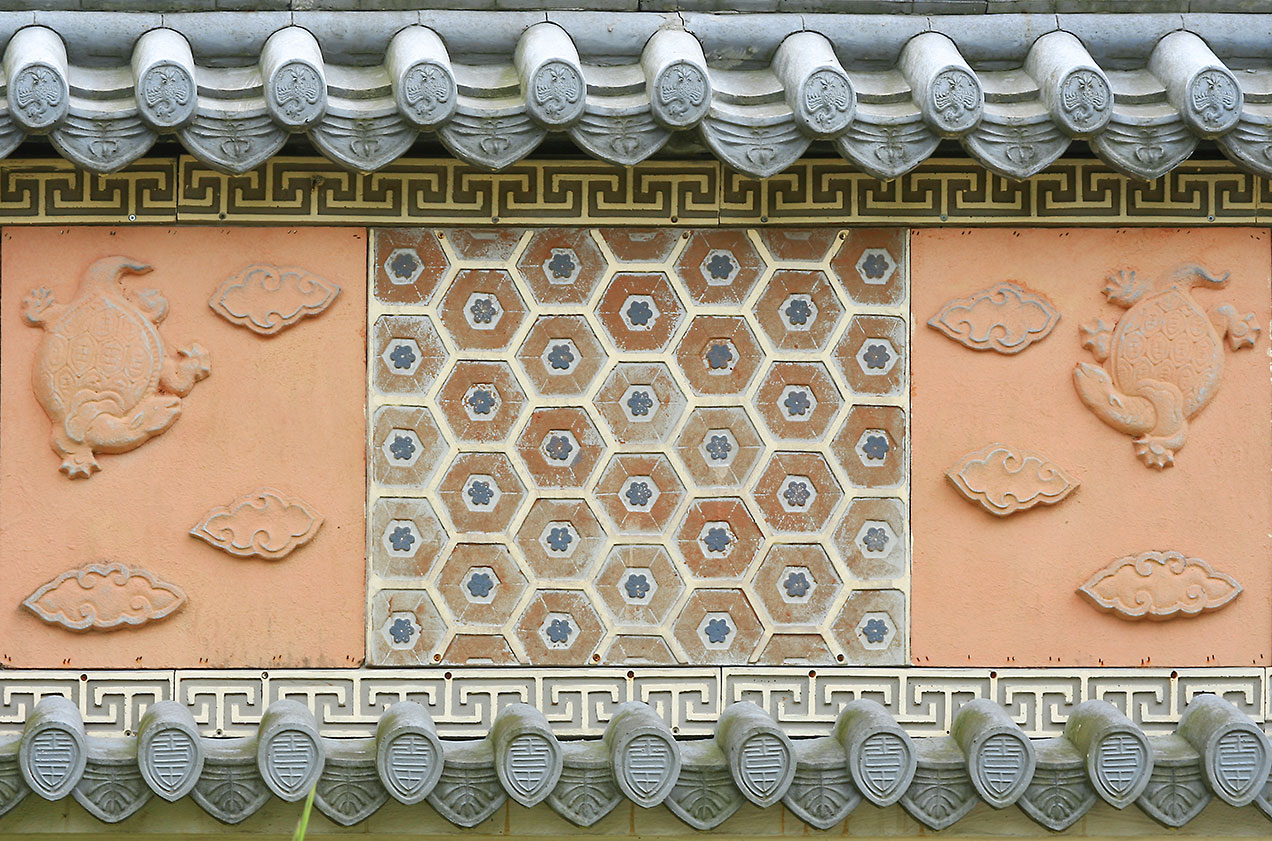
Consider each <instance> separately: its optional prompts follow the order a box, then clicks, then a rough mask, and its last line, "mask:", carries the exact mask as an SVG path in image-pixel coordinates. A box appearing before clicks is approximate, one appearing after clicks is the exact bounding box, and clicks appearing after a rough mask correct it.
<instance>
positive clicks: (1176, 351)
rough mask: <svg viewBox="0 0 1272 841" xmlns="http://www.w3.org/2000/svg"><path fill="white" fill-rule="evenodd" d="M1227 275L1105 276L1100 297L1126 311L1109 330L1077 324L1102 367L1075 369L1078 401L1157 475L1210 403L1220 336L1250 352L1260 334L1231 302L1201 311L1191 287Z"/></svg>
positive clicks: (1220, 361)
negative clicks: (1148, 279)
mask: <svg viewBox="0 0 1272 841" xmlns="http://www.w3.org/2000/svg"><path fill="white" fill-rule="evenodd" d="M1227 282H1228V276H1227V275H1226V274H1225V275H1223V276H1222V277H1213V276H1211V275H1210V274H1208V273H1207V272H1206V271H1205V270H1204V269H1202V268H1200V267H1198V266H1185V267H1183V268H1181V269H1179V270H1178V271H1177V272H1176V273H1175V277H1174V278H1172V279H1171V280H1169V281H1168V282H1166V283H1164V284H1161V285H1160V286H1158V287H1154V286H1153V284H1150V283H1145V282H1142V281H1139V280H1137V279H1136V277H1135V273H1134V272H1120V273H1119V274H1118V275H1117V276H1116V277H1110V278H1109V283H1108V285H1107V286H1105V288H1104V294H1105V296H1106V297H1107V298H1108V299H1109V301H1110V302H1111V303H1113V304H1116V305H1118V306H1120V307H1125V308H1126V310H1127V312H1126V315H1124V316H1122V319H1121V320H1120V321H1119V322H1118V323H1117V325H1116V327H1113V328H1110V327H1109V326H1108V325H1106V324H1105V323H1104V322H1103V320H1098V321H1095V322H1092V323H1089V324H1085V325H1083V327H1082V332H1083V340H1082V346H1083V347H1085V348H1087V349H1089V350H1090V351H1091V353H1092V355H1094V356H1095V358H1096V361H1098V362H1105V361H1107V362H1108V363H1109V364H1108V367H1107V370H1106V369H1105V368H1101V367H1098V366H1096V365H1092V364H1090V363H1088V362H1080V363H1078V366H1077V367H1076V368H1075V369H1074V371H1073V384H1074V386H1075V387H1076V388H1077V390H1078V396H1079V397H1081V398H1082V402H1083V403H1085V404H1086V406H1087V408H1088V409H1090V410H1091V411H1092V412H1093V413H1094V414H1095V415H1096V417H1098V418H1099V419H1100V420H1102V421H1104V422H1105V423H1106V424H1108V425H1109V426H1111V427H1113V428H1114V429H1116V430H1118V431H1119V432H1123V433H1125V434H1127V435H1133V436H1135V454H1136V455H1137V456H1138V457H1139V458H1140V460H1141V461H1143V462H1144V464H1146V465H1148V466H1149V467H1153V468H1156V469H1158V470H1160V469H1163V468H1166V467H1170V466H1171V465H1173V464H1174V463H1175V452H1176V451H1177V450H1178V449H1179V448H1180V447H1182V446H1183V445H1184V442H1185V440H1186V439H1187V436H1188V419H1189V418H1191V417H1193V416H1194V415H1196V414H1197V413H1198V412H1200V411H1201V410H1202V409H1203V408H1205V406H1206V404H1207V403H1209V402H1210V401H1211V399H1212V398H1213V397H1214V396H1215V394H1216V392H1218V390H1219V384H1220V382H1221V381H1222V379H1223V365H1224V356H1223V339H1224V338H1225V337H1226V338H1227V340H1228V345H1229V347H1231V349H1232V350H1234V351H1235V350H1240V349H1241V348H1245V347H1253V346H1254V343H1255V341H1256V340H1257V339H1258V337H1259V327H1258V326H1257V324H1256V323H1255V317H1254V313H1246V314H1244V315H1239V314H1238V313H1237V310H1236V309H1235V308H1234V307H1233V306H1232V305H1230V304H1222V305H1220V306H1217V307H1214V308H1213V309H1211V310H1210V311H1209V312H1206V311H1205V310H1203V309H1202V308H1201V307H1200V306H1199V305H1198V303H1197V301H1196V300H1194V299H1193V296H1192V293H1191V291H1190V290H1191V289H1193V288H1195V287H1204V288H1212V289H1217V288H1221V287H1223V286H1224V285H1225V284H1226V283H1227Z"/></svg>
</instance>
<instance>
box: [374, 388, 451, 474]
mask: <svg viewBox="0 0 1272 841" xmlns="http://www.w3.org/2000/svg"><path fill="white" fill-rule="evenodd" d="M371 427H372V431H371V449H370V452H369V453H368V456H369V458H370V459H371V479H372V481H374V482H377V483H379V484H381V485H411V486H414V487H421V486H423V485H424V484H425V483H426V482H427V481H428V478H429V477H430V476H432V475H433V472H434V471H435V470H437V466H438V463H439V462H440V461H441V460H442V457H443V456H445V455H446V450H447V444H446V440H445V439H444V438H442V433H441V430H439V429H438V428H437V423H436V422H435V421H434V420H433V415H432V414H431V413H430V412H429V410H428V409H425V408H423V407H422V406H382V407H380V408H379V409H378V410H377V411H376V413H375V418H374V420H373V421H372V423H371Z"/></svg>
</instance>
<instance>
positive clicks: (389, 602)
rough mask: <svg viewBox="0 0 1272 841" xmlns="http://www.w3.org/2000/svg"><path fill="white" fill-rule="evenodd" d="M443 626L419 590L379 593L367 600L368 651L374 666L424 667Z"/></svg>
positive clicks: (444, 631) (434, 610)
mask: <svg viewBox="0 0 1272 841" xmlns="http://www.w3.org/2000/svg"><path fill="white" fill-rule="evenodd" d="M445 635H446V623H445V622H443V621H442V617H441V615H440V614H438V612H437V608H436V607H434V606H433V601H432V599H430V598H429V597H428V593H425V592H424V591H423V590H380V591H379V592H377V593H376V594H375V595H373V596H372V597H371V640H370V643H371V652H370V660H371V662H372V663H373V664H374V665H376V666H426V665H429V664H431V663H432V661H433V652H434V650H435V649H436V648H437V645H438V643H439V642H441V640H442V637H444V636H445Z"/></svg>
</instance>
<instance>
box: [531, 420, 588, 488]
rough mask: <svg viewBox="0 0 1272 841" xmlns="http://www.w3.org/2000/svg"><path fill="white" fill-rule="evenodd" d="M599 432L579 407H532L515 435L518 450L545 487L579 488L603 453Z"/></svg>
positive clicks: (539, 482) (532, 474)
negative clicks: (532, 410)
mask: <svg viewBox="0 0 1272 841" xmlns="http://www.w3.org/2000/svg"><path fill="white" fill-rule="evenodd" d="M604 449H605V447H604V443H603V442H602V440H601V434H600V433H599V432H597V430H596V425H595V424H594V423H592V419H591V417H589V416H588V414H587V412H586V411H584V410H583V409H582V408H579V407H575V406H567V407H562V408H552V409H535V410H534V412H532V413H531V414H530V420H529V422H528V423H526V426H525V429H523V430H522V431H521V434H520V435H519V436H518V437H517V452H518V453H519V454H520V455H521V459H522V461H523V462H525V465H526V469H527V470H529V471H530V475H531V476H532V477H533V478H534V481H535V482H536V483H537V484H538V485H540V486H542V487H546V488H581V487H583V486H584V485H586V484H587V480H588V477H589V476H591V475H592V471H593V470H594V469H596V465H597V463H598V462H599V461H600V458H601V454H602V453H603V452H604Z"/></svg>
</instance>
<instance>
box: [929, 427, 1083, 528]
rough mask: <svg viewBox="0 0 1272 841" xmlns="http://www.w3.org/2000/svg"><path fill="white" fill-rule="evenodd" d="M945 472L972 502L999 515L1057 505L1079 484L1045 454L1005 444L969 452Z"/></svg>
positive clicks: (991, 445) (959, 490) (952, 482)
mask: <svg viewBox="0 0 1272 841" xmlns="http://www.w3.org/2000/svg"><path fill="white" fill-rule="evenodd" d="M945 475H946V477H947V478H948V479H949V480H950V483H951V484H953V485H954V487H955V488H957V489H958V492H959V493H961V494H962V495H963V496H964V497H965V498H966V499H967V500H968V501H969V502H973V503H975V504H977V505H979V506H980V507H981V508H984V509H985V510H986V511H988V512H989V513H991V514H993V515H995V516H998V517H1006V516H1009V515H1011V514H1015V513H1016V512H1017V511H1025V510H1027V509H1029V508H1033V507H1034V506H1035V505H1055V504H1056V503H1058V502H1061V501H1062V500H1064V499H1065V497H1067V496H1068V495H1069V494H1071V493H1073V491H1074V490H1076V489H1077V487H1078V480H1077V479H1075V478H1073V477H1072V476H1071V475H1069V473H1068V472H1067V471H1065V469H1064V468H1062V467H1060V465H1058V464H1056V463H1055V462H1053V461H1052V460H1051V459H1049V458H1047V457H1046V456H1043V455H1039V454H1038V453H1033V452H1029V451H1028V450H1017V449H1014V448H1012V447H1009V446H1007V445H1005V444H990V445H988V446H987V447H984V448H982V449H980V450H976V451H975V452H971V453H968V454H967V455H965V456H963V458H962V460H960V461H959V463H958V464H956V465H954V466H953V467H951V468H950V469H949V470H947V471H946V472H945Z"/></svg>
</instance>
